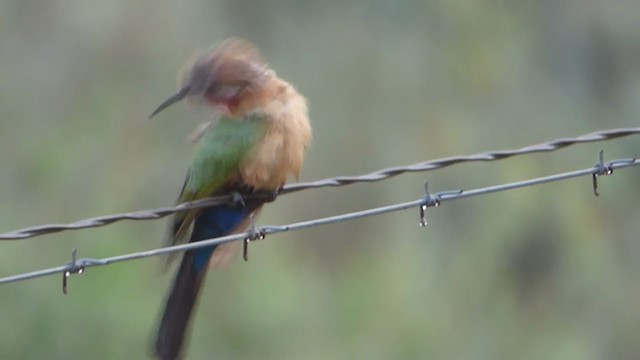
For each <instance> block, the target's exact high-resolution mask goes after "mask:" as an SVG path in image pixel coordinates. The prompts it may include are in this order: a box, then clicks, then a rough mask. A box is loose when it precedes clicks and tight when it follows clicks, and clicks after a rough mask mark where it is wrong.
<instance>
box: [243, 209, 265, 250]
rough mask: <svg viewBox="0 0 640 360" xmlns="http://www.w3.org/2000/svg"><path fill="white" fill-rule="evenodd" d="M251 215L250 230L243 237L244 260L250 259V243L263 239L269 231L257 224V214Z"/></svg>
mask: <svg viewBox="0 0 640 360" xmlns="http://www.w3.org/2000/svg"><path fill="white" fill-rule="evenodd" d="M250 216H251V218H250V220H249V221H250V225H249V230H248V231H247V236H246V237H245V238H244V239H243V247H242V258H243V259H244V261H249V243H250V242H251V241H255V240H263V239H264V238H265V237H266V236H267V233H266V232H265V231H264V230H263V229H262V228H259V227H258V226H256V217H255V214H251V215H250Z"/></svg>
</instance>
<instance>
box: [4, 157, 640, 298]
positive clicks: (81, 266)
mask: <svg viewBox="0 0 640 360" xmlns="http://www.w3.org/2000/svg"><path fill="white" fill-rule="evenodd" d="M601 159H602V152H601ZM638 165H640V159H635V158H628V159H619V160H613V161H610V162H607V163H603V162H602V161H601V162H600V163H599V164H597V165H595V166H593V167H591V168H586V169H580V170H575V171H570V172H564V173H559V174H555V175H549V176H545V177H539V178H534V179H530V180H524V181H518V182H512V183H507V184H501V185H495V186H488V187H482V188H477V189H471V190H453V191H442V192H438V193H434V194H431V193H429V191H428V189H425V191H426V193H425V195H424V196H423V197H422V198H420V199H416V200H412V201H407V202H403V203H398V204H394V205H389V206H383V207H377V208H373V209H368V210H362V211H355V212H350V213H346V214H341V215H335V216H330V217H324V218H319V219H314V220H307V221H301V222H297V223H292V224H288V225H281V226H264V227H261V228H260V229H258V230H257V231H258V232H259V233H262V234H264V235H269V234H275V233H281V232H287V231H293V230H300V229H305V228H310V227H315V226H320V225H325V224H331V223H337V222H343V221H350V220H355V219H359V218H363V217H369V216H374V215H381V214H386V213H390V212H395V211H400V210H405V209H409V208H415V207H418V208H419V209H420V216H419V219H420V222H419V224H420V225H422V226H426V224H427V221H426V214H425V211H426V209H427V208H428V207H437V206H439V205H440V204H441V203H443V202H446V201H452V200H458V199H465V198H470V197H474V196H481V195H487V194H491V193H496V192H501V191H508V190H513V189H518V188H524V187H529V186H535V185H541V184H545V183H550V182H557V181H562V180H568V179H572V178H576V177H581V176H586V175H591V176H592V177H593V179H594V183H593V191H594V194H595V195H598V193H597V182H596V178H597V177H598V176H602V175H610V174H612V173H613V170H614V169H619V168H627V167H631V166H638ZM425 187H426V185H425ZM254 231H255V230H254ZM254 231H247V232H243V233H239V234H234V235H229V236H223V237H219V238H214V239H209V240H203V241H198V242H194V243H188V244H182V245H176V246H171V247H164V248H157V249H153V250H148V251H140V252H134V253H129V254H125V255H118V256H113V257H107V258H103V259H77V260H76V258H75V250H74V251H73V256H72V259H73V260H72V261H71V262H69V263H67V264H65V265H62V266H58V267H53V268H49V269H44V270H38V271H34V272H29V273H24V274H19V275H14V276H9V277H4V278H0V284H5V283H11V282H17V281H23V280H29V279H34V278H38V277H43V276H47V275H53V274H60V273H62V274H64V284H65V289H66V278H67V277H68V276H69V275H71V274H76V273H82V272H83V271H84V270H85V269H86V268H89V267H94V266H104V265H109V264H113V263H117V262H122V261H130V260H135V259H142V258H147V257H151V256H159V255H163V254H169V253H176V252H181V251H186V250H193V249H197V248H201V247H206V246H212V245H218V244H222V243H226V242H230V241H237V240H246V239H248V238H251V237H253V236H255V232H254Z"/></svg>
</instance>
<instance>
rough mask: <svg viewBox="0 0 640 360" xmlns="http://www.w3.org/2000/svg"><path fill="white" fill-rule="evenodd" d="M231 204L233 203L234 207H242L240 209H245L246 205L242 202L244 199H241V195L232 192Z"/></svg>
mask: <svg viewBox="0 0 640 360" xmlns="http://www.w3.org/2000/svg"><path fill="white" fill-rule="evenodd" d="M230 195H231V202H232V203H233V205H235V206H238V205H239V206H242V207H246V206H247V204H246V203H245V202H244V198H243V197H242V194H240V193H239V192H237V191H234V192H232V193H231V194H230Z"/></svg>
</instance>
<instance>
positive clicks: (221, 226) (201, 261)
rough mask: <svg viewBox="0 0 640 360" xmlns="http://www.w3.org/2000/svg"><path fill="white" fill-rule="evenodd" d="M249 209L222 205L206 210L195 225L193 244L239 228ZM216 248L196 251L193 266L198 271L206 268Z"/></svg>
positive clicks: (210, 247) (211, 247)
mask: <svg viewBox="0 0 640 360" xmlns="http://www.w3.org/2000/svg"><path fill="white" fill-rule="evenodd" d="M247 215H248V209H247V208H246V207H241V206H231V205H220V206H216V207H213V208H209V209H205V210H204V211H203V212H202V213H201V214H200V215H199V216H198V218H197V219H196V221H195V223H194V225H193V234H192V235H191V242H194V241H201V240H206V239H211V238H215V237H220V236H225V235H228V234H229V233H231V231H233V230H234V229H235V228H237V227H238V226H239V225H240V224H241V223H242V221H244V219H245V218H246V217H247ZM215 248H216V246H215V245H213V246H208V247H204V248H200V249H198V250H194V251H193V252H194V259H193V264H192V266H193V267H194V269H196V270H200V269H202V268H204V267H206V265H207V263H208V262H209V259H210V258H211V255H212V254H213V251H214V250H215Z"/></svg>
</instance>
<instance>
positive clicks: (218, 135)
mask: <svg viewBox="0 0 640 360" xmlns="http://www.w3.org/2000/svg"><path fill="white" fill-rule="evenodd" d="M266 125H267V123H266V121H265V118H264V117H262V116H257V115H254V116H251V117H249V118H246V119H230V118H221V119H220V120H219V121H218V122H217V124H215V125H214V126H212V127H211V128H210V129H209V130H207V132H206V133H205V134H204V135H203V136H202V138H201V139H200V141H199V142H198V145H197V148H196V152H195V155H194V158H193V161H192V162H191V166H190V167H189V170H188V172H187V177H186V179H185V182H184V185H183V187H182V192H181V193H180V196H179V197H178V200H177V202H178V203H183V202H185V201H193V200H198V199H202V198H205V197H209V196H216V195H222V194H224V193H225V191H228V188H229V187H232V186H234V185H239V184H238V183H239V181H240V169H239V167H240V163H241V161H242V159H243V158H244V157H245V156H246V154H247V153H248V152H249V151H250V150H251V149H252V148H253V146H254V145H255V144H256V143H257V142H258V141H259V140H260V138H261V137H262V136H264V134H265V131H266V128H267V126H266ZM199 212H200V210H199V209H194V210H189V211H184V212H181V213H177V214H176V216H175V218H174V221H173V228H172V234H171V239H170V243H171V244H176V243H179V242H186V241H187V240H188V239H187V235H188V233H189V229H190V227H191V224H192V223H193V221H194V219H195V218H196V216H197V215H198V213H199Z"/></svg>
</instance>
